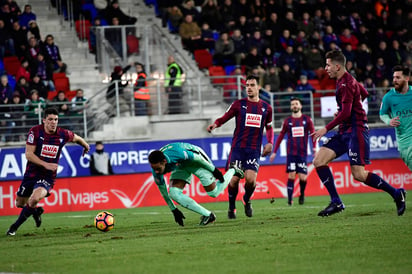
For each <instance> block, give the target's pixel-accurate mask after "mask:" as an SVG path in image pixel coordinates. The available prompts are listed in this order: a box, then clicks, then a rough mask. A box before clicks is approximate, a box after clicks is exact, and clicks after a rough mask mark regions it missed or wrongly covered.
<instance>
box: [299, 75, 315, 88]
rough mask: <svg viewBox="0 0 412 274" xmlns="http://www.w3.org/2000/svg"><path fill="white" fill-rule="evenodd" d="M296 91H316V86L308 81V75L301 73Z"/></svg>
mask: <svg viewBox="0 0 412 274" xmlns="http://www.w3.org/2000/svg"><path fill="white" fill-rule="evenodd" d="M295 90H296V91H311V92H315V88H314V87H313V86H312V85H311V84H309V83H308V77H307V76H306V75H303V74H302V75H301V76H300V77H299V81H298V83H297V85H296V87H295Z"/></svg>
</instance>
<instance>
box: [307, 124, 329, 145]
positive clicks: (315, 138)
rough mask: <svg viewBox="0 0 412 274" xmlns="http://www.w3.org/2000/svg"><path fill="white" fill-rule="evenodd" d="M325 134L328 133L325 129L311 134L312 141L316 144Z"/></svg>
mask: <svg viewBox="0 0 412 274" xmlns="http://www.w3.org/2000/svg"><path fill="white" fill-rule="evenodd" d="M327 132H328V130H327V129H326V128H325V127H324V128H321V129H319V130H317V131H315V132H314V133H312V134H311V136H312V140H314V141H315V142H316V141H317V140H318V139H320V138H321V137H322V136H323V135H325V134H326V133H327Z"/></svg>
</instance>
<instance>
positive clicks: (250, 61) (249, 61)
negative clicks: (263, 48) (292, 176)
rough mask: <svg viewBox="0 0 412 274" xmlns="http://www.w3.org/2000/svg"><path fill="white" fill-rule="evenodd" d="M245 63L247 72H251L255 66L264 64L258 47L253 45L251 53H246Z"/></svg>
mask: <svg viewBox="0 0 412 274" xmlns="http://www.w3.org/2000/svg"><path fill="white" fill-rule="evenodd" d="M243 64H244V65H245V66H246V73H247V74H249V71H250V70H251V69H252V68H253V67H259V66H262V57H261V56H260V55H259V54H258V50H257V48H256V47H251V48H250V50H249V53H248V54H247V55H246V57H245V59H244V60H243Z"/></svg>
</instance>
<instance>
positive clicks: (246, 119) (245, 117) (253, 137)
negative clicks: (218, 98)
mask: <svg viewBox="0 0 412 274" xmlns="http://www.w3.org/2000/svg"><path fill="white" fill-rule="evenodd" d="M233 117H236V127H235V131H234V133H233V139H232V149H233V148H249V149H255V150H259V151H260V149H261V145H262V137H263V129H266V131H269V130H272V107H271V106H270V105H269V104H268V103H266V102H265V101H263V100H259V101H258V102H251V101H249V100H248V99H247V98H243V99H239V100H236V101H235V102H233V103H232V105H231V106H230V107H229V109H228V110H227V111H226V112H225V114H224V115H223V116H222V117H220V118H219V119H217V120H216V121H215V124H216V125H217V126H218V127H220V126H221V125H222V124H224V123H226V122H227V121H228V120H230V119H231V118H233ZM270 142H272V140H270Z"/></svg>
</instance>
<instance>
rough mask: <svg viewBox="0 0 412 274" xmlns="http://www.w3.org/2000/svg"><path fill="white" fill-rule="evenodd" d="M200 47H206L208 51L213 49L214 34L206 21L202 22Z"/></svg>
mask: <svg viewBox="0 0 412 274" xmlns="http://www.w3.org/2000/svg"><path fill="white" fill-rule="evenodd" d="M202 48H206V49H208V50H209V52H210V53H213V52H214V50H215V39H214V34H213V31H212V30H211V29H210V28H209V24H208V23H206V22H204V23H203V24H202Z"/></svg>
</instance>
